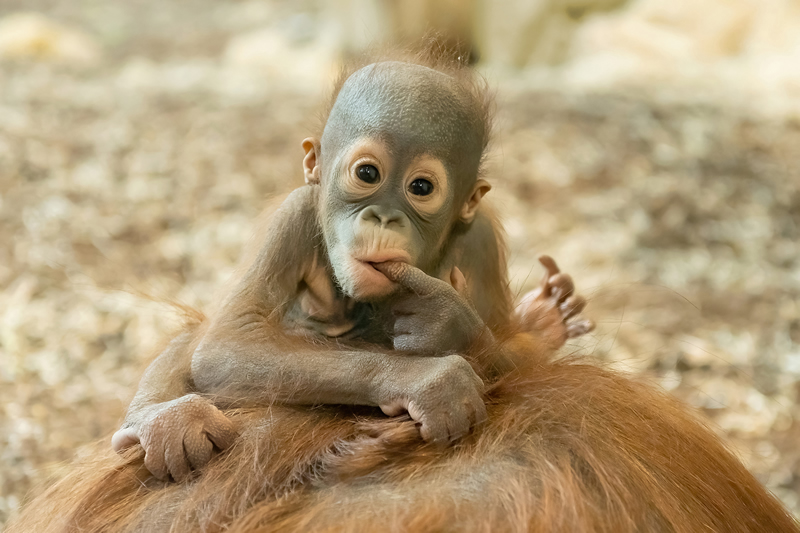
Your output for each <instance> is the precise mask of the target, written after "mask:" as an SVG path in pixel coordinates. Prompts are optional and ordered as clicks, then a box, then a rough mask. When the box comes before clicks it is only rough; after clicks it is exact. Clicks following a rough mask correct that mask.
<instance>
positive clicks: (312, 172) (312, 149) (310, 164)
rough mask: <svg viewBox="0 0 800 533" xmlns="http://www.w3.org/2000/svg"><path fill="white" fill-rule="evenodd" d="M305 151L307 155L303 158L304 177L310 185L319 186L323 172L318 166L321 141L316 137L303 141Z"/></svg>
mask: <svg viewBox="0 0 800 533" xmlns="http://www.w3.org/2000/svg"><path fill="white" fill-rule="evenodd" d="M303 150H305V152H306V155H305V157H304V158H303V176H304V177H305V179H306V183H307V184H309V185H318V184H319V176H320V173H321V170H320V168H319V165H318V164H317V154H319V141H318V140H317V139H315V138H314V137H308V138H307V139H303Z"/></svg>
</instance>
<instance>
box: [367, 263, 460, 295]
mask: <svg viewBox="0 0 800 533" xmlns="http://www.w3.org/2000/svg"><path fill="white" fill-rule="evenodd" d="M374 266H375V268H376V269H377V270H378V271H379V272H380V273H382V274H383V275H384V276H386V277H387V278H389V279H390V280H391V281H394V282H395V283H399V284H400V285H402V286H403V287H405V288H406V289H408V290H410V291H411V292H413V293H415V294H417V295H419V296H427V295H428V294H431V293H433V292H435V291H436V290H437V289H438V288H439V287H441V286H442V285H448V286H449V285H450V284H449V283H447V282H446V281H442V280H440V279H437V278H434V277H432V276H429V275H427V274H426V273H425V272H423V271H422V270H420V269H419V268H417V267H415V266H412V265H409V264H408V263H400V262H396V261H387V262H385V263H375V265H374ZM462 277H463V276H462Z"/></svg>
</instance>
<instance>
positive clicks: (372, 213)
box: [359, 206, 404, 226]
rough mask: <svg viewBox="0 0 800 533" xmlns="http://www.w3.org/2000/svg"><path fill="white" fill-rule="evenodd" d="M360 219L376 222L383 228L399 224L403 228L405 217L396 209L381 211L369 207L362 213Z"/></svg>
mask: <svg viewBox="0 0 800 533" xmlns="http://www.w3.org/2000/svg"><path fill="white" fill-rule="evenodd" d="M359 218H361V219H362V220H366V221H372V222H376V223H378V224H380V225H381V226H388V225H389V224H399V225H400V226H402V225H403V219H404V216H403V213H401V212H400V211H398V210H396V209H381V208H380V207H377V206H369V207H366V208H364V210H363V211H361V214H360V215H359Z"/></svg>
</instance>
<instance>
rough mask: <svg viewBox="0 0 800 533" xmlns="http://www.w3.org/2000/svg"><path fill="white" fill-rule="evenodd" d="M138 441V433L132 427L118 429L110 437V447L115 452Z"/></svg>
mask: <svg viewBox="0 0 800 533" xmlns="http://www.w3.org/2000/svg"><path fill="white" fill-rule="evenodd" d="M137 442H139V435H138V434H137V433H136V430H135V429H134V428H125V429H120V430H119V431H117V432H116V433H114V436H113V437H111V448H113V449H114V451H115V452H121V451H122V450H124V449H125V448H129V447H131V446H133V445H134V444H136V443H137Z"/></svg>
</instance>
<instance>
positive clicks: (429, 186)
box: [408, 178, 433, 196]
mask: <svg viewBox="0 0 800 533" xmlns="http://www.w3.org/2000/svg"><path fill="white" fill-rule="evenodd" d="M408 192H410V193H411V194H413V195H414V196H428V195H429V194H431V193H432V192H433V183H431V182H430V181H428V180H426V179H422V178H417V179H415V180H414V181H412V182H411V184H410V185H409V186H408Z"/></svg>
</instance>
